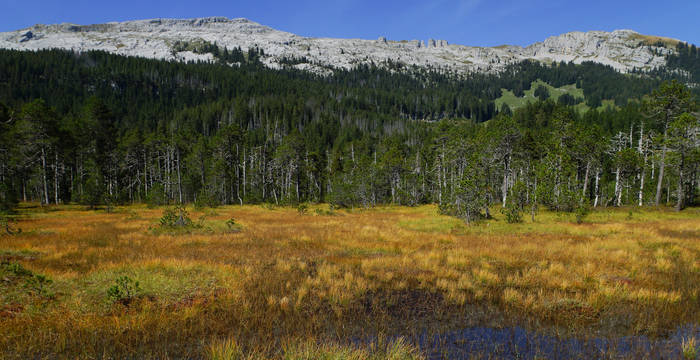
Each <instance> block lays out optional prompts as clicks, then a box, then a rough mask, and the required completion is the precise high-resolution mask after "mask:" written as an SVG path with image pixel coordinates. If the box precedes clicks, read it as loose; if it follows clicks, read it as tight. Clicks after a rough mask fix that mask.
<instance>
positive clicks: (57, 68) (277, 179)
mask: <svg viewBox="0 0 700 360" xmlns="http://www.w3.org/2000/svg"><path fill="white" fill-rule="evenodd" d="M179 46H190V45H189V44H179ZM198 49H200V48H198ZM678 49H679V51H678V54H677V55H673V56H670V57H669V67H668V68H667V69H658V70H655V71H653V72H647V73H635V74H621V73H618V72H616V71H615V70H614V69H612V68H610V67H607V66H603V65H599V64H594V63H584V64H581V65H574V64H571V63H569V64H566V63H555V64H552V65H543V64H540V63H536V62H527V61H526V62H523V63H520V64H516V65H512V66H510V67H509V68H508V69H507V70H506V71H504V72H503V73H500V74H490V75H487V74H468V75H466V76H458V75H456V74H451V73H447V72H444V71H438V70H437V69H436V70H421V69H418V68H415V67H407V66H405V65H402V64H399V63H391V62H387V63H386V64H381V65H383V66H375V65H372V64H370V65H364V66H359V67H357V68H356V69H353V70H336V71H334V73H333V75H331V76H327V77H321V76H317V75H314V74H311V73H308V72H301V71H297V70H294V69H293V68H292V67H291V66H289V67H288V68H286V69H283V70H271V69H267V68H265V67H263V66H262V64H261V63H260V61H259V58H260V56H261V55H262V51H261V50H258V49H251V50H249V51H247V52H244V51H241V50H240V49H232V50H229V49H223V50H221V49H218V48H216V47H215V46H214V47H212V46H209V45H207V44H204V45H202V46H201V49H200V51H206V52H216V54H215V55H216V56H215V59H217V60H216V61H215V62H212V63H178V62H166V61H158V60H149V59H143V58H131V57H123V56H117V55H112V54H108V53H105V52H87V53H74V52H70V51H62V50H45V51H38V52H19V51H11V50H0V181H1V182H0V204H1V205H0V206H2V207H3V208H4V209H5V210H8V209H11V208H12V207H13V206H14V205H15V204H16V203H17V202H18V201H21V200H22V201H40V202H41V203H42V204H52V203H65V202H78V203H83V204H86V205H90V206H98V205H112V204H119V203H130V202H147V203H149V204H153V205H158V204H168V203H184V202H194V203H195V204H197V205H206V206H215V205H217V204H245V203H261V202H269V203H276V204H297V203H302V202H329V203H331V204H332V205H333V206H337V207H355V206H364V207H366V206H374V205H376V204H386V203H393V204H405V205H416V204H422V203H431V202H434V203H438V204H440V209H441V210H442V211H443V212H445V213H449V214H454V215H456V216H460V217H462V218H464V219H465V221H472V220H474V219H478V218H481V217H485V216H486V217H487V216H489V214H488V211H489V210H488V208H489V206H490V205H493V204H496V203H500V204H502V205H503V207H504V209H505V210H504V211H506V212H507V213H508V215H509V219H511V220H513V221H518V220H519V217H520V216H522V215H521V213H522V212H529V213H531V215H532V216H533V217H534V216H535V213H536V211H537V209H538V207H540V206H546V207H550V208H554V209H559V210H564V211H577V210H578V211H584V210H585V209H587V208H589V207H590V206H620V205H626V204H635V205H642V204H664V203H672V204H674V205H675V206H676V207H678V208H679V209H681V208H683V207H684V206H687V205H690V204H695V203H697V202H698V190H699V189H700V177H699V176H698V175H700V173H699V170H700V146H699V141H700V135H699V134H698V131H699V130H698V129H699V125H698V115H697V113H696V111H697V110H698V109H697V98H698V89H699V87H698V86H697V83H698V74H699V73H700V71H698V64H700V60H699V59H698V51H697V48H695V46H688V45H687V44H680V45H679V48H678ZM297 61H303V59H289V64H290V65H293V64H295V63H297ZM230 63H235V65H233V66H230ZM537 79H540V80H543V81H545V82H547V83H549V84H550V85H553V86H555V87H559V86H563V85H568V84H576V86H577V87H578V88H581V89H582V90H583V93H584V95H585V101H586V103H587V104H588V105H589V106H591V107H592V108H595V107H597V106H599V105H600V104H601V101H602V100H614V102H615V104H616V105H617V106H616V107H615V108H608V109H607V110H604V111H596V110H590V111H588V112H586V113H584V114H581V113H578V112H576V111H575V110H574V108H573V107H572V106H571V105H575V103H576V101H575V99H573V98H571V99H568V98H566V97H564V100H562V99H560V100H559V101H558V102H554V101H552V100H541V101H538V102H536V103H530V104H528V105H527V106H525V107H523V108H519V109H514V110H513V109H509V108H503V109H496V107H495V105H494V100H495V99H496V98H498V97H499V96H501V89H509V90H512V91H513V92H514V93H515V94H516V95H522V94H523V91H524V90H527V89H528V88H529V86H530V84H531V83H532V81H534V80H537ZM676 79H677V80H676ZM684 84H691V85H690V86H687V85H684ZM692 84H695V85H692ZM538 90H539V89H538ZM545 98H546V96H542V99H545Z"/></svg>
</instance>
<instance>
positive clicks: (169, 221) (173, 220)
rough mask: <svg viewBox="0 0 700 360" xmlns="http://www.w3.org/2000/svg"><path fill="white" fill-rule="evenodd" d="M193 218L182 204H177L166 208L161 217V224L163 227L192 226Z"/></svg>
mask: <svg viewBox="0 0 700 360" xmlns="http://www.w3.org/2000/svg"><path fill="white" fill-rule="evenodd" d="M193 225H194V224H193V223H192V219H190V214H189V213H188V212H187V209H185V207H184V206H182V205H177V206H175V207H174V208H171V209H165V210H164V211H163V216H162V217H161V218H160V226H161V227H163V228H186V227H192V226H193Z"/></svg>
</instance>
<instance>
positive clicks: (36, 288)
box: [24, 274, 54, 298]
mask: <svg viewBox="0 0 700 360" xmlns="http://www.w3.org/2000/svg"><path fill="white" fill-rule="evenodd" d="M52 283H53V280H51V279H50V278H49V277H48V276H46V275H41V274H35V275H33V276H31V277H29V278H28V279H27V280H26V282H25V284H24V287H25V288H27V289H28V290H29V292H31V293H34V294H36V295H37V296H41V297H45V298H53V296H54V294H53V292H52V291H51V290H50V286H51V284H52Z"/></svg>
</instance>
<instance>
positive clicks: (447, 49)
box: [0, 17, 678, 73]
mask: <svg viewBox="0 0 700 360" xmlns="http://www.w3.org/2000/svg"><path fill="white" fill-rule="evenodd" d="M178 42H180V44H181V43H183V42H186V43H190V44H197V43H200V44H202V43H215V44H216V45H218V46H219V47H227V48H229V49H232V48H236V47H240V48H241V49H243V50H247V49H250V48H256V47H257V48H260V49H262V50H263V51H264V54H265V56H264V57H263V58H262V61H263V63H264V64H265V65H267V66H268V67H271V68H280V67H282V66H284V64H288V63H289V61H288V60H289V59H295V61H293V63H294V65H293V66H294V67H296V68H299V69H303V70H311V71H314V72H318V73H326V72H328V69H330V68H344V69H349V68H352V67H354V66H356V65H358V64H367V63H375V64H382V63H385V62H386V61H387V60H391V61H392V62H398V63H403V64H409V65H416V66H419V67H433V68H441V69H445V70H451V71H455V72H458V73H467V72H472V71H478V72H494V71H498V70H501V69H503V68H505V66H507V65H508V64H512V63H517V62H520V61H523V60H526V59H532V60H538V61H542V62H552V61H565V62H569V61H572V62H574V63H581V62H584V61H593V62H596V63H601V64H605V65H610V66H612V67H613V68H615V69H617V70H619V71H623V72H628V71H631V70H632V69H635V68H637V69H647V70H649V69H653V68H656V67H660V66H664V65H665V62H666V60H665V55H666V54H668V53H672V52H673V51H674V50H673V49H674V46H675V44H676V43H678V41H677V40H672V39H666V38H656V37H649V36H645V35H640V34H638V33H636V32H634V31H631V30H616V31H613V32H603V31H590V32H571V33H567V34H563V35H560V36H554V37H550V38H548V39H546V40H545V41H543V42H538V43H535V44H532V45H530V46H527V47H524V48H523V47H520V46H511V45H507V46H499V47H470V46H462V45H451V44H448V43H447V41H444V40H432V39H430V40H428V42H427V43H426V42H424V41H419V40H411V41H405V40H402V41H391V40H387V39H386V38H383V37H380V38H379V39H378V40H363V39H331V38H310V37H303V36H298V35H295V34H291V33H288V32H283V31H278V30H275V29H272V28H270V27H267V26H263V25H260V24H258V23H255V22H253V21H250V20H247V19H242V18H238V19H227V18H224V17H211V18H196V19H152V20H136V21H126V22H120V23H117V22H113V23H106V24H96V25H84V26H83V25H74V24H58V25H35V26H32V27H30V28H27V29H22V30H17V31H13V32H6V33H0V48H7V49H18V50H38V49H46V48H61V49H72V50H74V51H87V50H104V51H108V52H112V53H116V54H121V55H130V56H141V57H147V58H156V59H166V60H180V61H188V60H211V59H212V58H213V56H212V54H211V53H201V51H200V53H196V52H194V51H192V50H193V49H191V48H187V47H182V46H177V45H178V44H179V43H178ZM667 46H668V47H667Z"/></svg>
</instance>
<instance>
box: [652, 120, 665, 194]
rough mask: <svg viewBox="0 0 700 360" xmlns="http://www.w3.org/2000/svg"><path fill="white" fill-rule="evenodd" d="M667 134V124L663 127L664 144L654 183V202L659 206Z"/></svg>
mask: <svg viewBox="0 0 700 360" xmlns="http://www.w3.org/2000/svg"><path fill="white" fill-rule="evenodd" d="M667 134H668V126H667V127H666V129H664V146H663V148H662V149H661V160H660V161H659V181H658V182H657V183H656V201H655V202H654V204H655V205H656V206H659V203H660V202H661V190H662V187H663V183H664V168H665V167H666V135H667Z"/></svg>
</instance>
